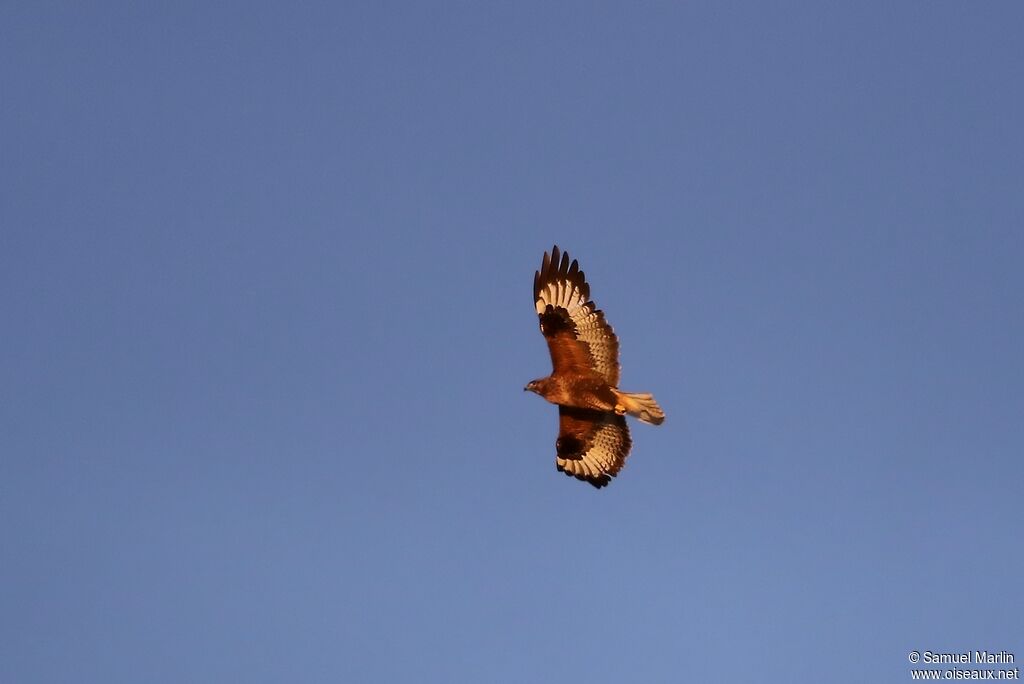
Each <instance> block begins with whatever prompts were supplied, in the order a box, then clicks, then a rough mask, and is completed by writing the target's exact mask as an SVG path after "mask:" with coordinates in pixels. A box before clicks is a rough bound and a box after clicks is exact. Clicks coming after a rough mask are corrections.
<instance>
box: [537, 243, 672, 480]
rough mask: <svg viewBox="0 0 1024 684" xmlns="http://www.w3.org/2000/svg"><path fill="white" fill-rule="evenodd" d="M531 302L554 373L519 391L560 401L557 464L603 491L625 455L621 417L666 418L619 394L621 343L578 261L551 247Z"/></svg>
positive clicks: (649, 403)
mask: <svg viewBox="0 0 1024 684" xmlns="http://www.w3.org/2000/svg"><path fill="white" fill-rule="evenodd" d="M533 299H534V301H535V302H536V306H537V315H538V316H540V331H541V333H543V335H544V339H545V340H547V343H548V350H549V351H550V352H551V365H552V367H553V370H552V371H551V375H549V376H548V377H546V378H541V379H540V380H534V381H532V382H531V383H530V384H528V385H527V386H526V387H525V388H524V389H527V390H530V391H531V392H536V393H537V394H539V395H540V396H542V397H544V398H545V399H547V400H548V401H550V402H551V403H552V404H558V439H557V440H555V451H556V452H557V453H556V456H555V465H556V467H557V468H558V469H559V470H560V471H562V472H563V473H565V474H566V475H571V476H572V477H575V478H577V479H579V480H585V481H587V482H589V483H590V484H592V485H594V486H595V487H604V486H605V485H607V484H608V483H609V482H611V479H612V478H613V477H615V475H616V474H617V473H618V472H619V470H621V469H622V466H623V465H625V463H626V456H628V455H629V448H630V446H631V445H632V441H631V440H630V438H629V428H628V427H626V418H625V416H626V414H627V413H628V414H629V415H631V416H633V417H634V418H638V419H640V420H642V421H643V422H645V423H650V424H652V425H661V423H662V421H664V420H665V414H664V412H663V411H662V410H661V407H660V406H658V402H656V401H655V400H654V397H653V396H651V395H650V394H629V393H626V392H620V391H619V340H618V338H617V337H615V333H614V332H613V331H612V328H611V326H610V325H608V323H607V322H606V321H605V320H604V313H602V312H601V311H600V310H598V308H597V306H596V305H595V304H594V302H592V301H590V286H589V285H588V284H587V281H586V279H585V278H584V276H583V271H581V270H580V267H579V264H578V263H577V262H576V260H575V259H573V261H572V263H571V264H570V263H569V255H568V254H565V253H560V252H559V250H558V246H557V245H556V246H555V247H554V248H553V249H552V250H551V254H550V255H548V254H547V252H545V253H544V261H543V263H542V264H541V267H540V270H539V271H537V272H536V274H535V275H534V277H533Z"/></svg>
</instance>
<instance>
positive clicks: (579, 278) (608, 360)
mask: <svg viewBox="0 0 1024 684" xmlns="http://www.w3.org/2000/svg"><path fill="white" fill-rule="evenodd" d="M533 299H534V302H536V306H537V315H538V316H540V330H541V332H542V333H544V338H545V339H546V340H547V343H548V350H549V351H550V352H551V365H552V366H553V367H554V372H555V374H558V373H560V372H565V371H576V372H589V371H597V372H598V373H599V374H600V375H601V376H602V377H603V378H604V380H605V382H607V383H608V384H609V385H611V386H612V387H618V385H619V340H618V338H617V337H615V332H614V331H613V330H612V327H611V326H610V325H608V323H607V321H605V319H604V313H603V312H601V311H600V310H599V309H598V308H597V306H596V305H595V304H594V302H592V301H590V286H589V285H588V284H587V281H586V278H585V277H584V274H583V271H581V270H580V267H579V264H578V263H577V262H576V260H575V259H573V260H572V263H571V264H570V262H569V255H568V254H567V253H560V252H559V250H558V246H557V245H555V247H554V248H553V249H552V250H551V254H550V256H549V255H548V253H547V252H545V253H544V261H543V263H542V264H541V267H540V270H539V271H537V272H536V273H535V274H534V277H533Z"/></svg>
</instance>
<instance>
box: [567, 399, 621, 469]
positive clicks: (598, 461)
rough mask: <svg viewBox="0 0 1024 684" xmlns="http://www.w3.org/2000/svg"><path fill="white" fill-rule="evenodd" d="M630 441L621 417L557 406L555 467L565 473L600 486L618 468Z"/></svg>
mask: <svg viewBox="0 0 1024 684" xmlns="http://www.w3.org/2000/svg"><path fill="white" fill-rule="evenodd" d="M632 445H633V442H632V440H631V439H630V437H629V428H628V427H626V419H625V417H623V416H618V415H615V414H614V413H605V412H602V411H590V410H588V409H578V408H572V407H569V406H559V407H558V440H557V441H556V442H555V450H556V451H557V455H556V457H555V467H557V468H558V470H560V471H561V472H563V473H565V474H566V475H571V476H573V477H575V478H576V479H578V480H583V481H585V482H589V483H590V484H592V485H594V486H595V487H598V488H601V487H604V486H605V485H607V484H608V483H609V482H611V479H612V478H613V477H615V475H616V474H617V473H618V472H619V471H620V470H622V466H624V465H625V464H626V456H628V455H629V450H630V447H631V446H632Z"/></svg>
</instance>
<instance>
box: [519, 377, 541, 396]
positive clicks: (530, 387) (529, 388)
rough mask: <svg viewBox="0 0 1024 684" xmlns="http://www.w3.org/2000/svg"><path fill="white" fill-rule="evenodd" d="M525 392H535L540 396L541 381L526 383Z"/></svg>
mask: <svg viewBox="0 0 1024 684" xmlns="http://www.w3.org/2000/svg"><path fill="white" fill-rule="evenodd" d="M523 391H524V392H535V393H537V394H540V380H531V381H530V382H528V383H526V387H524V388H523Z"/></svg>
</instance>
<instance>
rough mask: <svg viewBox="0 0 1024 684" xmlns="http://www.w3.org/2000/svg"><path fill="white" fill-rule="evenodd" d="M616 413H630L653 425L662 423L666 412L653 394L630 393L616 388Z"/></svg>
mask: <svg viewBox="0 0 1024 684" xmlns="http://www.w3.org/2000/svg"><path fill="white" fill-rule="evenodd" d="M615 400H616V402H617V405H616V407H615V412H616V413H628V414H629V415H631V416H633V417H634V418H637V419H639V420H642V421H643V422H645V423H650V424H651V425H661V424H662V423H663V422H664V421H665V412H664V411H662V410H661V407H660V406H658V402H657V401H655V400H654V395H653V394H629V393H627V392H620V391H618V390H615Z"/></svg>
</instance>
